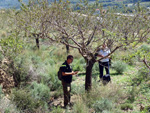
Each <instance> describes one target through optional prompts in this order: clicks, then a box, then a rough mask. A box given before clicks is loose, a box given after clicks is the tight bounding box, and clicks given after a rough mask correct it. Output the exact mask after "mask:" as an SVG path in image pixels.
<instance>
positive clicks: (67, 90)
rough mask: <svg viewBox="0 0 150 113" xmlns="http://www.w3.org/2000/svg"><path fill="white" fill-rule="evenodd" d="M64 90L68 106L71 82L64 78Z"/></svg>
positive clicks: (65, 104)
mask: <svg viewBox="0 0 150 113" xmlns="http://www.w3.org/2000/svg"><path fill="white" fill-rule="evenodd" d="M62 86H63V92H64V106H67V105H68V103H69V102H70V98H71V96H70V92H71V83H66V82H65V81H63V80H62Z"/></svg>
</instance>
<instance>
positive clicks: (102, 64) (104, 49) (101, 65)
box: [97, 43, 110, 80]
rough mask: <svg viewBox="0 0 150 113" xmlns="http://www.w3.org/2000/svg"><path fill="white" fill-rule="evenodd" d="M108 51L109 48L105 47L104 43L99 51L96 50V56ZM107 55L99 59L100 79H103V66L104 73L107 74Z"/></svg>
mask: <svg viewBox="0 0 150 113" xmlns="http://www.w3.org/2000/svg"><path fill="white" fill-rule="evenodd" d="M109 53H110V49H109V48H108V47H107V44H106V43H104V44H103V46H102V48H101V49H100V51H99V52H98V55H97V56H98V57H100V58H103V57H105V56H107V55H108V54H109ZM109 58H110V56H109V57H106V58H104V59H102V60H100V61H99V72H100V80H102V79H103V70H104V68H105V70H106V74H107V75H109V74H110V73H109Z"/></svg>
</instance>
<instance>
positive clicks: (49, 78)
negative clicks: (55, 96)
mask: <svg viewBox="0 0 150 113" xmlns="http://www.w3.org/2000/svg"><path fill="white" fill-rule="evenodd" d="M57 68H58V67H57V66H56V65H53V66H50V65H47V66H45V65H43V66H40V67H39V68H38V69H37V72H38V73H39V74H40V76H41V82H42V83H43V84H45V85H47V86H48V87H49V88H50V90H56V89H59V88H60V86H61V81H60V80H59V79H58V76H57V70H58V69H57Z"/></svg>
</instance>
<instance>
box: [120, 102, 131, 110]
mask: <svg viewBox="0 0 150 113" xmlns="http://www.w3.org/2000/svg"><path fill="white" fill-rule="evenodd" d="M121 109H122V110H129V109H130V110H133V105H132V104H129V103H125V104H121Z"/></svg>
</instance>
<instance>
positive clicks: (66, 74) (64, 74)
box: [62, 71, 78, 76]
mask: <svg viewBox="0 0 150 113" xmlns="http://www.w3.org/2000/svg"><path fill="white" fill-rule="evenodd" d="M77 73H78V71H76V72H74V71H72V72H62V75H63V76H68V75H76V74H77Z"/></svg>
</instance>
